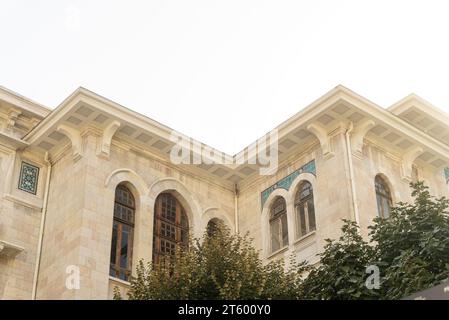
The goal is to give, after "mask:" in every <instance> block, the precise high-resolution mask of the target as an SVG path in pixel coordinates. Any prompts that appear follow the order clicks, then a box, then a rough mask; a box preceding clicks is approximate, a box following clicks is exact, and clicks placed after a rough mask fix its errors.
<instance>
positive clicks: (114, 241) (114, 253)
mask: <svg viewBox="0 0 449 320" xmlns="http://www.w3.org/2000/svg"><path fill="white" fill-rule="evenodd" d="M117 227H118V226H117V222H115V221H114V225H113V227H112V243H111V263H112V264H115V260H116V257H117Z"/></svg>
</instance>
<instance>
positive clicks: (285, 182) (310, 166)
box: [261, 160, 316, 206]
mask: <svg viewBox="0 0 449 320" xmlns="http://www.w3.org/2000/svg"><path fill="white" fill-rule="evenodd" d="M304 172H307V173H311V174H313V175H316V167H315V160H312V161H310V162H309V163H307V164H305V165H303V166H302V167H301V168H299V169H297V170H295V171H294V172H292V173H290V174H289V175H288V176H286V177H285V178H282V179H281V180H279V181H278V182H276V183H275V184H273V185H272V186H271V187H269V188H267V189H265V190H264V191H262V193H261V200H262V206H263V205H264V204H265V201H267V199H268V197H269V196H270V194H271V193H272V192H273V191H274V190H276V189H279V188H282V189H285V190H287V191H288V190H289V189H290V187H291V185H292V183H293V181H294V180H295V179H296V178H297V177H298V176H299V175H300V174H301V173H304Z"/></svg>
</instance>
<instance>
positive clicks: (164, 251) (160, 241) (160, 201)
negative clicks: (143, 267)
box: [153, 193, 189, 264]
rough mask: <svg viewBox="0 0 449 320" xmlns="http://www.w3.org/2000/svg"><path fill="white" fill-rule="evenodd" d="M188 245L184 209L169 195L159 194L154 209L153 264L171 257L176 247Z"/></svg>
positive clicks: (187, 226)
mask: <svg viewBox="0 0 449 320" xmlns="http://www.w3.org/2000/svg"><path fill="white" fill-rule="evenodd" d="M188 244H189V220H188V217H187V214H186V211H185V209H184V208H183V206H182V205H181V203H180V202H179V201H178V199H177V198H176V197H175V196H174V195H172V194H171V193H162V194H160V195H159V196H158V197H157V199H156V203H155V208H154V228H153V263H155V264H159V263H160V262H161V261H163V260H164V259H166V258H170V257H173V256H174V255H175V253H176V249H177V247H178V246H182V247H187V246H188Z"/></svg>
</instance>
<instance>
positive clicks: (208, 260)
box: [128, 226, 305, 300]
mask: <svg viewBox="0 0 449 320" xmlns="http://www.w3.org/2000/svg"><path fill="white" fill-rule="evenodd" d="M304 269H305V265H304V264H296V263H294V262H292V264H291V266H290V268H288V270H286V268H285V266H284V263H283V262H274V263H271V264H268V265H264V264H263V263H262V261H261V259H260V258H259V253H258V251H257V250H255V249H254V247H253V246H252V242H251V239H250V238H249V237H248V235H244V236H240V235H235V234H231V232H230V230H229V229H228V228H227V227H225V226H220V227H219V228H218V229H217V230H215V231H214V233H213V235H210V234H208V233H207V232H205V234H204V235H203V237H202V239H201V240H200V239H194V240H192V241H191V243H190V246H189V248H188V249H187V250H182V249H178V250H177V252H176V255H175V256H174V258H172V259H171V260H166V261H165V263H161V264H159V265H157V266H156V265H153V264H151V263H147V264H144V263H143V262H142V261H141V262H140V263H139V266H138V267H137V276H136V277H135V278H134V279H132V280H131V289H130V291H129V293H128V296H129V298H130V299H139V300H145V299H150V300H161V299H162V300H165V299H173V300H184V299H194V300H202V299H213V300H219V299H230V300H235V299H296V298H298V292H299V289H298V288H299V287H300V284H301V280H302V277H301V276H302V274H303V270H304Z"/></svg>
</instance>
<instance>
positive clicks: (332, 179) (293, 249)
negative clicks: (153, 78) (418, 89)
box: [0, 86, 449, 299]
mask: <svg viewBox="0 0 449 320" xmlns="http://www.w3.org/2000/svg"><path fill="white" fill-rule="evenodd" d="M274 131H275V132H276V135H275V136H273V137H275V138H277V139H273V137H271V138H270V139H266V144H263V143H261V144H257V143H255V144H253V145H251V146H249V147H248V148H245V149H244V150H243V151H242V152H240V153H239V154H237V155H234V156H230V155H226V154H224V153H221V152H219V151H218V150H215V149H212V148H210V147H208V146H205V145H203V144H201V143H199V142H198V141H195V140H187V141H188V144H189V145H190V146H192V145H196V146H200V148H199V149H200V150H198V148H197V149H195V148H193V151H192V153H189V159H190V156H192V158H194V157H195V156H196V155H198V154H200V151H202V150H207V151H208V152H207V156H204V154H203V153H201V154H202V157H203V158H200V159H201V160H208V161H200V162H199V163H197V164H195V165H193V164H186V163H178V164H176V163H174V162H173V161H172V158H171V157H170V155H171V152H172V150H173V148H174V147H175V146H179V142H176V141H174V140H173V131H172V130H171V129H170V128H167V127H166V126H164V125H162V124H160V123H158V122H156V121H154V120H152V119H149V118H147V117H145V116H143V115H140V114H138V113H136V112H133V111H132V110H130V109H127V108H125V107H123V106H121V105H119V104H117V103H115V102H112V101H110V100H108V99H106V98H104V97H101V96H99V95H97V94H95V93H93V92H90V91H89V90H86V89H84V88H79V89H78V90H76V91H75V92H74V93H73V94H72V95H70V96H69V97H68V98H67V99H65V100H64V101H63V102H62V103H61V104H60V105H59V106H58V107H57V108H56V109H54V110H50V109H48V108H46V107H44V106H42V105H40V104H38V103H35V102H33V101H30V100H29V99H27V98H25V97H23V96H20V95H18V94H16V93H14V92H11V91H9V90H7V89H5V88H0V176H1V180H0V182H1V183H0V298H2V299H108V298H111V295H112V288H113V287H114V286H119V287H121V288H122V289H123V290H126V287H127V280H128V278H129V275H130V273H132V272H133V266H135V265H136V263H137V261H138V260H140V259H145V260H147V261H148V260H151V259H155V260H157V259H159V258H160V257H161V256H162V255H165V254H170V253H171V252H172V251H173V250H174V248H175V247H176V246H177V245H182V244H183V243H185V241H186V239H187V237H188V236H189V235H193V236H201V235H202V233H203V232H204V231H205V230H206V228H207V226H208V224H209V223H214V222H216V221H217V220H220V221H222V222H224V223H225V224H226V225H228V226H229V227H230V228H232V230H235V231H236V232H240V233H245V232H249V233H250V235H251V236H252V237H253V238H254V245H255V246H256V247H257V248H258V249H260V250H261V255H262V257H263V259H264V260H265V261H270V260H272V259H282V258H286V257H288V256H290V255H291V254H295V256H296V257H297V259H299V260H304V259H305V260H308V261H309V262H311V263H316V262H317V257H316V254H317V253H319V252H320V250H321V248H322V247H323V244H324V239H326V238H336V237H337V236H338V235H339V232H340V226H341V223H342V222H341V219H343V218H346V219H353V220H355V221H357V222H358V224H359V225H360V226H361V230H362V232H363V234H364V235H365V236H366V235H367V227H368V226H369V225H370V224H371V222H372V219H373V218H374V217H376V216H377V215H382V216H384V217H386V218H387V217H388V214H389V209H390V206H391V205H392V204H393V203H395V202H397V201H410V200H411V198H410V189H409V182H410V181H413V180H416V179H420V180H424V181H425V182H426V183H427V184H428V185H429V187H430V189H431V192H432V193H433V194H434V195H436V196H443V195H444V196H449V186H448V181H449V169H448V167H449V116H448V115H447V114H445V113H443V112H441V111H439V110H438V109H436V108H435V107H433V106H432V105H430V104H429V103H428V102H426V101H424V100H423V99H421V98H419V97H417V96H416V95H410V96H408V97H406V98H404V99H403V100H401V101H399V102H398V103H396V104H395V105H393V106H391V107H390V108H388V109H384V108H382V107H379V106H378V105H376V104H375V103H373V102H371V101H368V100H367V99H365V98H363V97H361V96H359V95H357V94H356V93H354V92H352V91H350V90H348V89H346V88H344V87H342V86H338V87H336V88H334V89H333V90H331V91H330V92H329V93H327V94H326V95H324V96H323V97H321V98H319V99H318V100H316V101H315V102H313V103H312V104H311V105H309V106H308V107H306V108H304V109H303V110H301V111H300V112H299V113H297V114H296V115H295V116H293V117H292V118H290V119H288V120H287V121H285V122H284V123H282V124H281V125H279V126H278V127H277V128H276V129H275V130H274ZM262 140H263V139H262ZM262 140H261V141H262ZM183 141H184V140H183ZM275 144H276V146H277V147H278V150H277V151H278V152H277V153H276V156H277V161H276V164H277V166H276V170H274V171H272V172H271V174H268V175H266V174H261V168H263V167H264V165H266V163H261V161H259V160H260V159H259V160H258V161H255V155H257V154H258V153H256V152H255V150H257V151H258V152H259V151H267V150H268V148H269V147H270V148H271V147H272V146H274V145H275ZM184 147H187V146H186V145H184ZM264 148H265V149H264ZM270 150H271V149H270ZM267 154H268V153H267ZM270 155H271V153H270ZM213 160H218V161H213ZM239 160H241V161H239ZM256 160H257V159H256ZM78 272H79V273H78ZM77 274H79V276H80V278H79V279H80V282H79V288H78V287H77V285H73V283H76V281H75V282H73V283H71V282H70V279H69V278H70V277H71V276H73V275H77Z"/></svg>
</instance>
